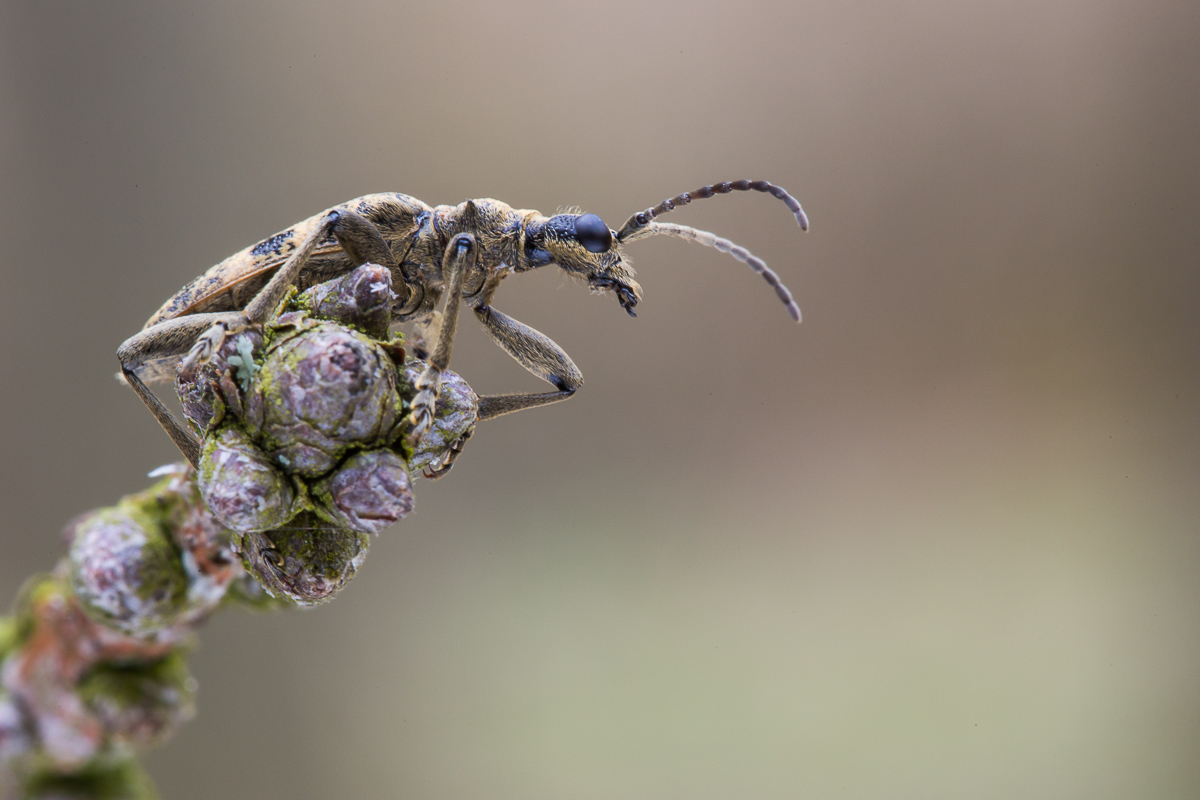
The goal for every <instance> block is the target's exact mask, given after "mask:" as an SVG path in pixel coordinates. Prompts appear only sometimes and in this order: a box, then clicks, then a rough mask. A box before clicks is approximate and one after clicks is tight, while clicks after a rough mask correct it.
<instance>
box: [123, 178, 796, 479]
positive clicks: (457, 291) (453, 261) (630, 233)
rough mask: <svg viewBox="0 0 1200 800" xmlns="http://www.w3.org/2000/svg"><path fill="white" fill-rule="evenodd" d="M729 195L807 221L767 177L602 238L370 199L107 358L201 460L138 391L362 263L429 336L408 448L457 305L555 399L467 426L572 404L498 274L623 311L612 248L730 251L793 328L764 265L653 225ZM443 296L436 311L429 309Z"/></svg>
mask: <svg viewBox="0 0 1200 800" xmlns="http://www.w3.org/2000/svg"><path fill="white" fill-rule="evenodd" d="M732 191H757V192H765V193H767V194H770V195H772V196H773V197H776V198H778V199H779V200H782V201H783V202H784V204H786V205H787V207H788V209H789V210H790V211H791V212H792V214H793V215H794V216H795V218H796V221H797V223H799V225H800V227H801V229H803V230H808V218H807V217H806V216H805V214H804V211H803V209H801V207H800V203H799V202H797V201H796V199H795V198H794V197H792V196H791V195H790V194H788V193H787V192H786V191H785V190H784V189H782V188H781V187H779V186H776V185H775V184H772V183H768V182H766V181H749V180H739V181H730V182H725V183H716V184H710V185H706V186H702V187H700V188H699V189H696V190H694V191H691V192H684V193H683V194H679V195H676V196H675V197H672V198H670V199H668V200H664V201H663V202H661V203H659V204H658V205H656V206H653V207H651V208H648V209H646V210H645V211H641V212H638V213H636V214H634V215H633V216H631V217H630V218H629V219H628V220H627V221H626V222H625V224H624V225H622V226H621V228H620V229H619V230H612V229H610V228H609V227H608V226H607V225H605V224H604V222H603V221H602V220H601V219H600V217H598V216H596V215H595V214H574V213H570V214H556V215H554V216H551V217H547V216H545V215H543V214H541V213H540V212H538V211H532V210H528V209H514V208H512V207H510V206H509V205H508V204H506V203H503V202H501V201H499V200H492V199H487V198H484V199H477V200H467V201H465V202H463V203H460V204H459V205H456V206H450V205H439V206H434V207H430V206H428V205H426V204H425V203H423V202H421V201H420V200H418V199H416V198H415V197H410V196H409V195H405V194H399V193H385V194H372V195H366V196H364V197H359V198H357V199H354V200H350V201H349V202H346V203H342V204H341V205H338V206H334V207H333V208H331V209H329V210H328V211H324V212H322V213H320V214H317V215H316V216H313V217H309V218H308V219H306V220H304V221H303V222H300V223H298V224H296V225H295V226H293V227H291V228H288V229H287V230H285V231H282V232H280V233H277V234H275V235H274V236H272V237H270V238H269V239H265V240H263V241H261V242H259V243H258V244H256V245H254V246H252V247H248V248H246V249H245V250H243V251H241V252H240V253H236V254H234V255H232V256H230V257H229V258H227V259H225V260H224V261H222V262H221V263H219V264H217V265H216V266H214V267H212V268H211V269H210V270H208V271H207V272H205V273H204V274H203V275H201V276H200V277H198V278H196V279H195V280H194V281H192V282H191V283H189V284H188V285H187V286H184V287H183V288H182V289H181V290H180V291H179V292H178V293H177V294H176V295H175V296H174V297H172V298H171V299H170V300H168V301H167V302H166V303H165V304H164V305H163V307H162V308H160V309H159V310H158V311H157V312H156V313H155V314H154V316H152V317H150V320H149V321H148V322H147V323H146V325H145V327H144V328H143V329H142V330H141V331H140V332H139V333H137V334H135V335H134V336H131V337H130V338H129V339H127V340H126V341H125V342H124V343H123V344H122V345H121V346H120V348H119V349H118V350H117V357H118V358H119V359H120V362H121V372H122V375H123V376H124V378H125V380H126V381H127V382H128V383H129V385H130V386H131V387H132V388H133V390H134V391H135V392H137V394H138V396H139V397H140V398H141V399H142V401H143V402H144V403H145V404H146V405H147V407H149V409H150V410H151V412H152V413H153V414H154V416H155V417H156V418H157V419H158V421H159V423H160V424H161V425H162V427H163V429H164V430H166V432H167V434H168V435H169V436H170V437H171V439H172V440H173V441H174V442H175V444H176V446H178V447H179V449H180V451H181V452H182V453H183V454H184V456H185V457H186V458H187V459H188V461H190V462H191V463H192V465H193V466H196V465H197V464H198V463H199V454H200V445H199V439H198V437H197V436H196V434H195V433H193V432H192V430H190V429H189V428H188V427H187V426H186V425H184V424H183V423H181V422H179V421H178V420H177V419H176V418H175V417H174V415H172V414H171V412H170V411H169V410H168V409H167V408H166V406H164V405H163V404H162V402H161V401H159V400H158V398H157V397H155V395H154V394H153V393H152V392H151V391H150V390H149V388H147V386H146V384H147V383H153V382H157V381H163V380H169V379H171V378H173V377H174V371H175V368H176V367H177V366H178V365H179V363H180V362H181V361H186V362H189V363H190V364H192V365H194V364H195V363H197V362H202V361H204V360H207V359H208V358H209V357H210V356H211V354H212V353H213V352H215V351H216V350H217V349H218V348H219V347H220V345H221V343H222V342H223V341H224V339H225V337H226V336H229V335H232V334H235V333H238V332H240V331H242V330H245V329H247V328H250V327H256V326H262V325H263V324H264V323H266V322H267V321H269V320H270V319H271V318H272V316H273V315H274V314H275V313H276V312H277V311H278V309H279V307H280V305H281V303H282V302H283V301H284V299H285V298H286V296H287V295H288V292H289V290H290V289H292V288H293V287H295V288H298V289H304V288H307V287H309V286H312V285H315V284H317V283H321V282H323V281H326V280H329V279H331V278H335V277H337V276H339V275H342V274H344V273H346V272H349V271H350V270H352V269H354V268H355V267H358V266H361V265H363V264H367V263H372V264H377V265H379V266H382V267H385V268H387V269H388V271H389V272H390V273H391V276H392V280H391V283H392V286H391V290H392V293H393V301H392V302H393V311H394V319H396V320H397V321H399V322H411V323H414V324H415V326H416V330H417V332H418V334H419V336H420V338H421V339H422V340H425V341H431V342H434V343H435V344H434V347H433V349H432V352H430V353H428V354H427V358H426V359H425V360H426V366H425V368H424V370H423V371H422V373H421V375H420V377H419V378H418V380H417V382H416V385H415V388H416V389H417V395H416V397H415V398H414V400H413V403H412V411H411V414H410V416H409V419H408V423H409V426H410V433H409V438H410V441H415V440H417V439H419V438H420V437H421V436H422V435H424V433H425V431H426V430H428V428H429V426H430V424H431V422H432V420H433V417H434V411H435V410H436V405H437V399H438V395H439V392H440V390H441V374H442V372H443V371H444V370H446V369H447V368H448V366H449V363H450V356H451V351H452V348H453V345H454V333H455V328H456V326H457V321H458V309H459V307H460V305H462V304H464V303H465V304H466V305H467V306H469V307H470V308H471V310H472V311H473V312H474V313H475V317H476V318H477V319H478V320H479V322H480V323H481V324H482V325H483V328H484V330H485V331H487V333H488V335H489V336H490V337H491V338H492V340H493V341H495V342H496V344H498V345H499V346H500V347H501V348H502V349H503V350H504V351H505V352H507V353H508V354H509V355H510V356H512V357H513V358H514V359H516V361H517V362H518V363H519V364H520V365H521V366H522V367H524V368H525V369H526V370H528V371H529V372H531V373H532V374H534V375H536V376H537V377H539V378H541V379H542V380H544V381H546V382H547V383H550V384H552V385H553V386H554V387H555V390H554V391H549V392H542V393H522V394H504V395H491V396H485V397H481V398H480V401H479V417H478V418H479V419H481V420H482V419H491V418H493V417H497V416H500V415H501V414H507V413H510V412H513V411H520V410H522V409H525V408H533V407H535V406H540V405H545V404H547V403H554V402H558V401H560V400H565V399H567V398H568V397H571V396H572V395H573V394H574V393H575V391H576V390H577V389H578V388H579V387H580V386H582V385H583V375H582V374H581V373H580V371H579V369H578V368H577V367H576V366H575V364H574V362H572V361H571V358H570V356H568V355H567V354H566V352H564V351H563V349H562V348H561V347H559V346H558V345H557V344H555V343H554V342H553V341H552V340H551V339H550V338H549V337H547V336H546V335H545V334H542V333H540V332H538V331H536V330H534V329H533V328H531V327H529V326H528V325H525V324H523V323H521V322H518V321H517V320H515V319H513V318H512V317H509V316H507V315H505V314H503V313H501V312H500V311H497V310H496V309H495V308H493V307H492V298H493V296H494V295H495V293H496V289H497V287H499V285H500V282H501V281H502V280H504V278H506V277H508V276H509V275H511V274H514V273H518V272H528V271H529V270H532V269H536V268H538V267H544V266H547V265H549V264H557V265H558V266H559V267H560V268H561V269H563V270H564V271H565V272H566V273H567V274H569V275H572V276H576V277H579V278H582V279H584V280H586V281H587V283H588V286H589V287H590V288H591V289H592V290H593V291H598V292H612V293H613V294H615V295H616V298H617V301H618V302H619V303H620V304H621V307H622V308H624V309H625V310H626V311H627V312H629V315H630V316H635V314H634V311H633V309H634V306H636V305H637V303H638V301H639V300H640V299H641V296H642V288H641V287H640V286H639V285H638V284H637V282H636V281H635V280H634V279H633V275H634V272H633V268H632V267H631V266H630V264H629V262H628V261H627V260H626V259H625V257H624V254H623V252H622V245H624V244H626V243H628V242H632V241H635V240H637V239H642V238H645V237H647V236H655V235H667V236H675V237H678V238H681V239H687V240H689V241H693V242H698V243H699V244H702V245H706V246H708V247H714V248H716V249H717V250H720V251H721V252H724V253H728V254H730V255H731V256H733V257H734V258H736V259H738V260H739V261H741V262H743V263H745V264H747V265H749V266H750V267H751V268H752V269H753V270H754V271H755V272H758V273H759V274H760V275H762V276H763V278H765V279H766V281H767V283H768V284H770V285H771V286H772V287H773V288H774V289H775V292H776V294H777V295H778V296H779V299H780V300H782V301H783V303H784V305H785V306H786V307H787V310H788V313H789V314H791V316H792V318H793V319H794V320H796V321H797V322H799V321H800V308H799V307H798V306H797V305H796V302H795V301H794V300H793V299H792V294H791V292H789V291H788V289H787V287H786V286H784V285H783V283H782V282H781V281H780V280H779V276H777V275H776V274H775V273H774V272H773V271H771V269H770V268H769V267H768V266H767V265H766V263H765V262H763V261H762V259H760V258H758V257H756V256H754V255H753V254H752V253H750V252H749V251H748V250H746V249H745V248H743V247H740V246H738V245H736V244H734V243H733V242H731V241H729V240H728V239H722V238H721V237H719V236H716V235H715V234H712V233H709V232H707V231H702V230H698V229H696V228H692V227H689V226H686V225H675V224H671V223H663V222H656V221H655V218H656V217H658V216H659V215H661V214H664V213H666V212H668V211H671V210H673V209H675V208H678V207H679V206H683V205H687V204H688V203H690V202H692V200H694V199H698V198H707V197H713V196H714V195H717V194H727V193H729V192H732ZM442 295H446V302H445V304H444V307H443V310H442V311H441V312H440V313H439V312H437V311H436V308H437V306H438V303H439V301H440V299H441V297H442Z"/></svg>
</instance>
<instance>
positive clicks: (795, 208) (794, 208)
mask: <svg viewBox="0 0 1200 800" xmlns="http://www.w3.org/2000/svg"><path fill="white" fill-rule="evenodd" d="M749 191H755V192H766V193H767V194H769V195H771V196H772V197H777V198H779V199H780V200H782V201H783V204H784V205H786V206H787V207H788V210H789V211H791V212H792V215H793V216H794V217H795V218H796V222H797V223H798V224H799V225H800V229H801V230H805V231H806V230H808V217H807V216H806V215H805V213H804V209H802V208H801V207H800V201H799V200H797V199H796V198H794V197H792V196H791V195H790V194H788V193H787V190H785V189H784V188H783V187H782V186H776V185H775V184H773V183H767V182H766V181H746V180H742V181H725V182H724V183H714V184H710V185H708V186H701V187H700V188H699V189H693V190H692V191H690V192H684V193H683V194H679V195H676V196H674V197H672V198H671V199H669V200H663V201H662V202H661V203H659V204H658V205H656V206H654V207H652V208H647V209H646V210H645V211H639V212H638V213H636V214H634V215H633V216H632V217H630V218H629V219H628V220H626V221H625V224H624V225H622V226H621V230H620V231H619V232H618V233H617V241H625V239H626V237H628V236H629V234H631V233H633V232H634V231H636V230H637V229H638V228H644V227H646V226H647V225H649V224H650V223H651V222H653V221H654V218H655V217H657V216H658V215H659V214H665V213H667V212H668V211H674V210H675V209H676V208H678V207H679V206H686V205H687V204H688V203H690V202H692V200H694V199H696V198H702V197H712V196H713V195H714V194H729V193H730V192H749Z"/></svg>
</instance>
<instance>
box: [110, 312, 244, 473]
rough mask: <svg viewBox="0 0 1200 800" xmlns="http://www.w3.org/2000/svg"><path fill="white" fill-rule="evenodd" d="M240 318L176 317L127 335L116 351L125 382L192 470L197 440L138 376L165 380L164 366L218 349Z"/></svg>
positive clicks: (197, 451)
mask: <svg viewBox="0 0 1200 800" xmlns="http://www.w3.org/2000/svg"><path fill="white" fill-rule="evenodd" d="M241 317H242V315H241V314H239V313H238V312H236V311H235V312H228V311H226V312H220V313H216V314H193V315H191V316H188V317H176V318H175V319H168V320H164V321H163V322H160V323H158V324H157V325H153V326H151V327H149V328H147V329H146V330H144V331H141V332H140V333H137V334H135V335H133V336H130V337H129V338H128V339H126V340H125V342H124V343H123V344H122V345H121V346H120V347H119V348H117V358H118V359H119V360H120V362H121V374H122V375H123V376H124V378H125V380H126V382H128V383H129V385H130V387H131V388H132V389H133V391H134V392H136V393H137V396H138V397H140V398H141V400H142V402H143V403H145V404H146V407H147V408H148V409H150V413H151V414H153V415H154V418H155V419H157V420H158V424H159V425H161V426H162V428H163V430H164V431H166V432H167V435H168V436H170V437H171V441H173V442H174V443H175V446H176V447H178V448H179V452H181V453H183V455H184V457H185V458H186V459H187V460H188V462H189V463H190V464H191V465H192V466H193V467H196V466H199V464H200V440H199V439H198V438H197V437H196V435H195V434H194V433H192V431H191V430H190V429H189V428H188V427H187V426H186V425H184V424H183V423H182V422H180V421H179V420H177V419H176V418H175V416H174V415H173V414H172V413H171V412H170V411H169V410H168V409H167V407H166V406H164V405H163V404H162V401H160V400H159V399H158V398H157V397H156V396H155V395H154V393H153V392H152V391H150V389H149V388H148V387H147V386H146V384H145V383H144V382H143V381H142V376H143V375H145V376H146V377H147V379H148V380H151V381H156V380H168V379H169V378H170V377H172V376H171V375H169V374H168V372H167V366H166V365H174V364H175V363H176V362H177V361H178V357H179V356H182V355H184V354H185V353H186V354H187V357H188V358H189V359H191V360H195V361H199V360H202V359H204V358H206V357H207V356H208V355H211V352H212V350H213V349H215V348H219V347H220V346H221V342H220V340H221V339H223V338H224V335H225V331H226V330H227V327H228V326H229V325H231V324H236V323H238V322H240V321H241Z"/></svg>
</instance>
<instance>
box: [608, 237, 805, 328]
mask: <svg viewBox="0 0 1200 800" xmlns="http://www.w3.org/2000/svg"><path fill="white" fill-rule="evenodd" d="M658 235H665V236H675V237H677V238H679V239H687V240H688V241H689V242H696V243H697V244H702V245H704V246H705V247H712V248H714V249H716V250H720V251H721V252H722V253H728V254H729V255H731V256H733V257H734V258H736V259H737V260H738V261H741V262H742V263H743V264H746V265H747V266H749V267H750V269H752V270H754V271H755V272H757V273H758V274H759V275H762V276H763V279H764V280H766V282H767V283H769V284H770V285H771V288H772V289H774V290H775V294H777V295H779V299H780V300H782V301H783V304H784V305H785V306H787V310H788V313H789V314H791V315H792V319H794V320H796V322H799V321H800V306H798V305H796V301H795V300H794V299H793V298H792V293H791V292H790V291H788V288H787V287H786V286H784V285H783V281H781V280H779V276H778V275H776V274H775V271H774V270H772V269H771V268H770V267H768V266H767V262H765V261H763V260H762V259H761V258H759V257H758V256H756V255H754V254H753V253H751V252H750V251H749V250H747V249H746V248H744V247H742V246H741V245H738V244H734V243H733V242H731V241H729V240H728V239H722V238H721V237H720V236H717V235H716V234H715V233H709V232H708V231H702V230H699V229H698V228H692V227H689V226H687V225H674V224H672V223H670V222H648V223H646V224H645V225H643V226H642V227H640V228H637V229H636V230H635V231H634V232H633V233H632V234H631V235H630V237H629V238H630V239H642V238H645V237H647V236H658Z"/></svg>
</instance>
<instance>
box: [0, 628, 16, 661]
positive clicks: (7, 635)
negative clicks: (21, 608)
mask: <svg viewBox="0 0 1200 800" xmlns="http://www.w3.org/2000/svg"><path fill="white" fill-rule="evenodd" d="M20 641H21V638H20V626H19V625H18V624H17V618H16V617H0V661H3V660H4V659H5V658H6V657H7V656H8V654H9V653H11V652H12V651H13V650H15V649H17V645H18V644H20Z"/></svg>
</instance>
